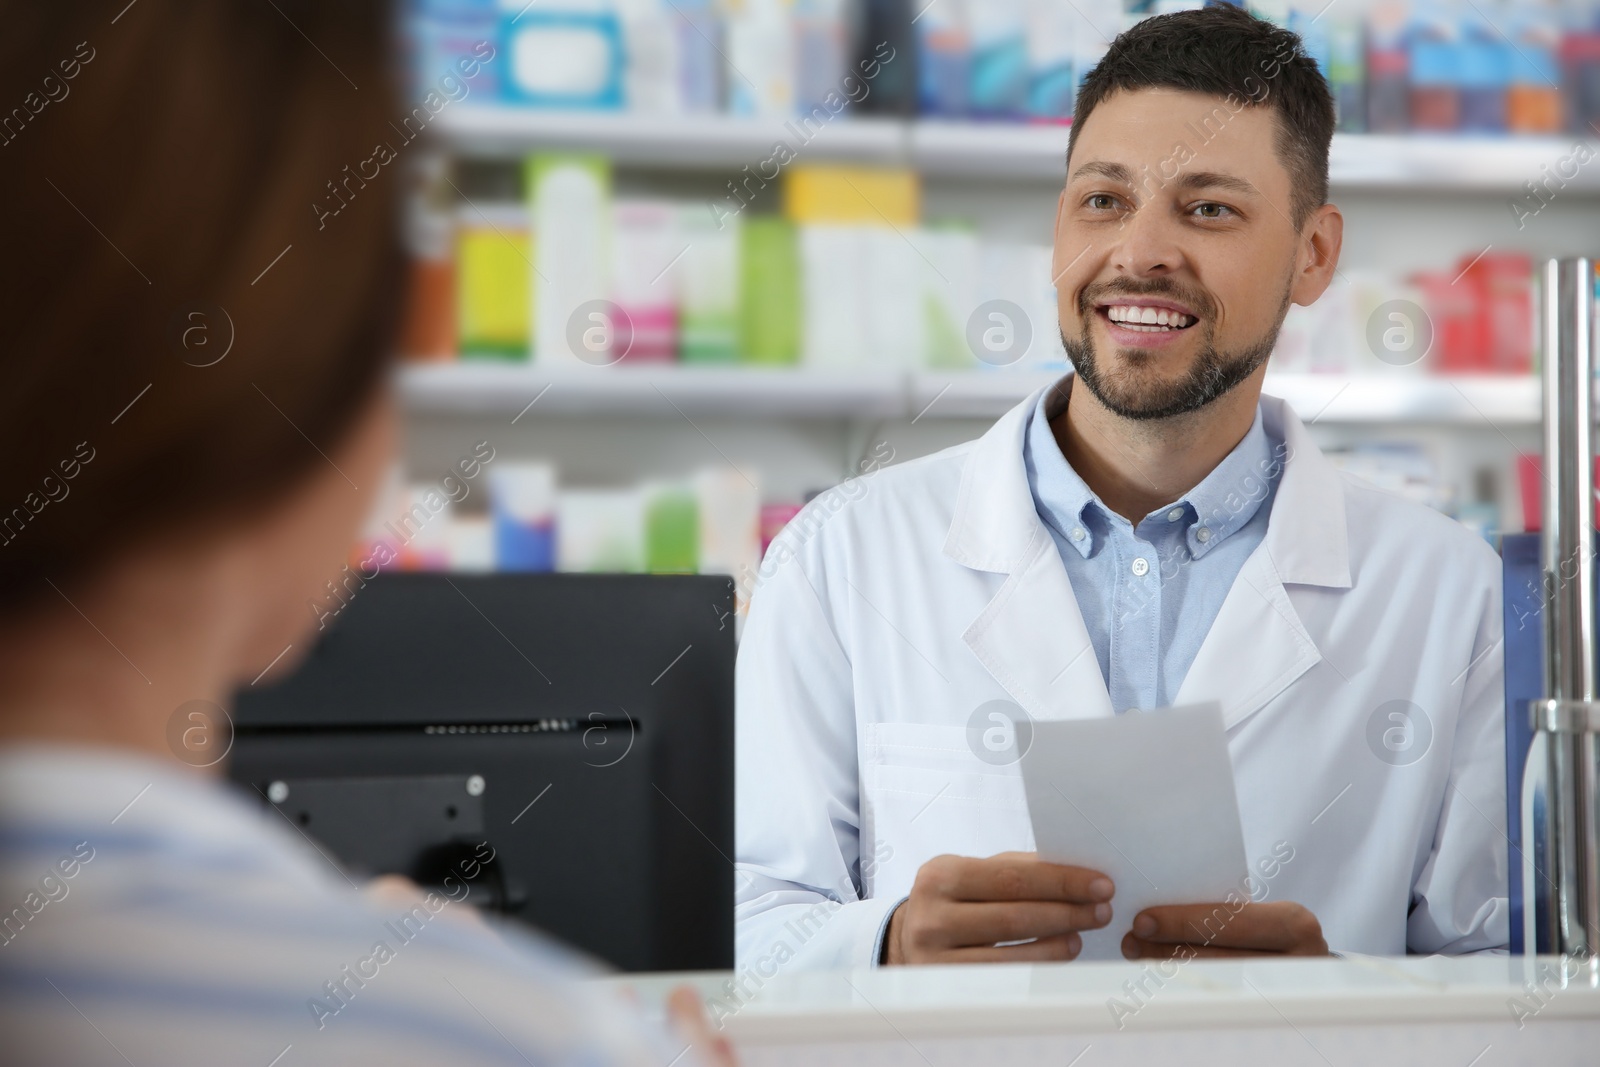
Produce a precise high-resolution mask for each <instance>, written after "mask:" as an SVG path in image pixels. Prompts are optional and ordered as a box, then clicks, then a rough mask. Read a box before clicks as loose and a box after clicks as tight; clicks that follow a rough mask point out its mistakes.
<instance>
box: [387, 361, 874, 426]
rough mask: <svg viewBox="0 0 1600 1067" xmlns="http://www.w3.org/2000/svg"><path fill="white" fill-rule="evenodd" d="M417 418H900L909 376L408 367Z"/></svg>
mask: <svg viewBox="0 0 1600 1067" xmlns="http://www.w3.org/2000/svg"><path fill="white" fill-rule="evenodd" d="M400 393H401V398H402V401H403V403H404V404H405V405H406V408H407V409H408V410H410V411H414V412H430V413H455V414H485V413H505V412H509V413H511V414H512V415H514V416H515V418H516V419H517V420H518V421H520V420H522V419H524V418H534V417H539V416H544V415H590V414H617V415H655V416H663V417H673V418H676V417H679V416H682V417H693V416H712V417H722V418H767V417H775V416H776V417H789V418H895V417H898V416H899V415H900V414H901V413H902V412H903V411H904V410H905V377H904V375H902V374H900V373H898V372H895V371H881V372H875V371H854V370H852V371H834V372H824V371H811V370H807V371H797V370H792V369H787V368H765V367H684V366H668V367H660V368H657V367H629V366H621V365H619V366H611V367H591V366H587V365H582V364H579V365H576V366H572V367H561V368H554V369H547V368H543V367H538V366H535V365H532V364H514V363H490V362H481V363H480V362H463V363H422V364H413V365H410V366H407V367H404V368H403V369H402V371H401V374H400Z"/></svg>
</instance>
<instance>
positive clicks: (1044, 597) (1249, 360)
mask: <svg viewBox="0 0 1600 1067" xmlns="http://www.w3.org/2000/svg"><path fill="white" fill-rule="evenodd" d="M1333 125H1334V112H1333V104H1332V100H1331V99H1330V97H1329V93H1328V89H1327V86H1326V83H1325V82H1324V80H1323V79H1322V77H1321V75H1320V74H1319V73H1318V72H1317V70H1316V67H1315V66H1314V64H1313V63H1312V61H1311V60H1310V59H1309V58H1307V57H1306V56H1305V54H1304V53H1303V52H1302V51H1301V50H1300V49H1299V42H1298V39H1297V38H1295V37H1294V36H1293V35H1292V34H1289V33H1287V32H1286V31H1283V30H1281V29H1277V28H1275V27H1272V26H1270V25H1269V24H1267V23H1264V22H1260V21H1257V20H1255V19H1252V18H1251V17H1250V16H1248V15H1245V14H1244V13H1243V12H1241V11H1239V10H1237V9H1234V8H1228V7H1221V8H1210V9H1206V10H1203V11H1191V12H1184V13H1181V14H1175V15H1169V16H1160V17H1157V18H1152V19H1149V20H1147V21H1145V22H1142V23H1140V24H1139V25H1138V26H1137V27H1135V28H1134V29H1132V30H1130V31H1128V32H1127V33H1125V34H1123V35H1122V36H1121V37H1119V38H1118V39H1117V41H1116V42H1115V43H1114V44H1113V46H1112V48H1111V50H1110V52H1109V53H1108V54H1107V56H1106V57H1105V59H1104V61H1103V62H1102V63H1101V64H1100V65H1099V66H1098V67H1097V68H1096V69H1095V70H1094V71H1093V72H1092V73H1091V74H1090V75H1089V77H1088V78H1087V80H1086V82H1085V84H1084V86H1083V89H1082V91H1081V93H1080V95H1079V98H1078V108H1077V121H1076V125H1075V127H1074V129H1073V139H1072V143H1071V147H1070V149H1069V151H1068V160H1067V181H1066V185H1065V187H1064V189H1063V191H1062V193H1061V196H1060V200H1059V202H1058V206H1057V212H1056V222H1055V264H1054V270H1055V273H1056V275H1057V278H1056V288H1057V291H1058V293H1059V307H1058V310H1059V316H1060V327H1061V331H1062V338H1063V341H1064V342H1065V344H1066V346H1067V351H1068V354H1069V355H1070V356H1071V358H1072V361H1073V364H1074V367H1075V369H1076V374H1074V375H1070V376H1068V377H1065V378H1063V379H1062V380H1061V381H1060V382H1058V383H1057V384H1056V385H1055V386H1053V387H1051V388H1050V389H1047V390H1043V391H1041V392H1040V393H1038V394H1036V395H1034V396H1032V397H1030V398H1029V399H1028V400H1027V401H1025V402H1024V403H1023V404H1021V405H1019V406H1018V407H1016V408H1014V409H1012V410H1011V411H1010V412H1009V413H1007V414H1006V415H1004V416H1003V417H1002V418H1001V419H1000V420H999V421H998V422H997V423H996V424H995V426H994V427H993V429H991V430H990V431H989V432H988V433H986V434H984V436H983V437H982V438H981V439H979V440H977V441H974V442H972V443H970V444H968V445H964V446H961V447H958V448H954V449H950V450H947V451H945V452H941V453H939V454H937V455H933V456H929V457H926V458H924V459H920V460H916V461H913V462H908V463H904V464H901V465H899V466H896V467H891V468H888V469H886V470H882V471H876V472H874V473H871V474H869V475H867V476H866V477H863V478H859V479H855V480H853V481H852V482H851V483H847V485H846V486H845V487H842V488H841V489H839V490H835V491H833V492H831V493H828V494H824V495H823V496H822V497H821V498H819V499H818V500H817V501H815V502H813V503H812V504H811V505H810V506H809V507H808V508H807V510H806V511H804V512H802V514H801V515H800V516H799V517H797V518H796V520H795V521H794V522H793V523H791V524H790V526H789V528H788V529H787V530H785V532H784V533H783V535H782V536H781V537H780V538H779V539H778V540H777V541H776V542H774V544H773V546H772V548H771V550H770V551H769V553H768V555H767V558H766V560H765V561H764V563H763V566H762V571H761V581H760V585H759V586H758V588H757V591H756V593H755V596H754V598H753V603H752V607H751V610H750V616H749V620H748V624H747V626H746V628H745V632H744V636H743V641H742V645H741V648H740V654H739V666H738V742H737V751H738V762H737V771H738V788H737V795H738V811H737V820H736V821H737V850H738V857H737V866H738V872H737V875H736V877H737V880H738V888H737V894H738V896H737V911H736V923H737V953H738V961H739V962H738V965H739V968H740V969H741V970H742V971H745V972H746V973H747V974H753V975H755V976H756V977H757V978H759V979H764V978H767V977H770V976H771V975H772V974H774V973H776V972H777V970H778V969H780V968H782V967H785V966H795V967H829V966H833V967H842V966H864V965H870V964H873V963H891V964H892V963H917V962H954V961H992V960H1018V961H1027V960H1063V959H1072V958H1073V957H1075V956H1076V955H1077V954H1078V953H1079V952H1080V950H1081V948H1082V939H1081V933H1082V932H1083V931H1086V930H1092V929H1098V928H1100V927H1103V926H1106V925H1107V924H1108V922H1109V920H1110V917H1111V916H1112V915H1113V914H1115V909H1116V907H1117V903H1118V902H1117V896H1116V887H1115V886H1114V885H1112V884H1111V883H1110V880H1109V879H1107V878H1105V877H1104V876H1102V875H1101V874H1100V873H1099V872H1097V871H1093V870H1085V869H1081V868H1078V867H1071V866H1062V865H1057V864H1051V863H1045V862H1043V861H1041V860H1039V859H1038V858H1037V857H1036V855H1034V853H1033V849H1034V841H1033V834H1032V829H1031V825H1030V822H1029V817H1028V809H1027V804H1026V800H1025V798H1024V791H1023V786H1022V779H1021V772H1020V770H1019V768H1018V766H1017V764H1016V762H1015V761H1011V762H1007V761H1004V760H1001V761H996V760H993V759H988V758H985V755H984V753H983V751H982V746H978V745H974V744H973V743H971V741H970V738H971V736H972V731H971V730H969V725H970V724H971V723H974V722H980V723H981V722H982V721H983V720H984V710H983V709H985V708H986V707H989V708H990V709H991V710H992V709H993V708H1000V709H1008V708H1009V709H1011V710H1010V711H1009V712H1004V711H1003V712H1002V714H1003V717H1002V718H1001V719H999V720H994V721H997V722H1002V723H1003V722H1005V721H1006V720H1007V719H1019V718H1023V717H1026V718H1031V719H1033V720H1047V719H1069V718H1084V717H1093V716H1111V715H1114V714H1140V713H1141V712H1142V711H1144V710H1149V709H1155V708H1160V707H1165V706H1171V705H1181V704H1192V703H1196V702H1200V701H1206V700H1216V701H1218V702H1220V704H1221V707H1222V711H1223V718H1224V724H1225V728H1226V731H1227V740H1228V748H1229V753H1230V755H1231V758H1232V763H1233V769H1234V777H1235V784H1236V790H1237V795H1238V800H1239V808H1240V818H1241V823H1242V828H1243V832H1244V841H1245V848H1246V853H1247V858H1248V861H1249V863H1250V866H1251V876H1252V877H1251V880H1250V882H1249V884H1248V886H1247V887H1246V888H1245V890H1244V892H1242V893H1240V894H1234V895H1231V896H1230V898H1229V899H1227V900H1225V901H1212V902H1204V903H1197V904H1195V905H1193V906H1188V905H1184V906H1169V907H1159V908H1151V909H1148V910H1146V911H1144V912H1141V913H1140V914H1139V915H1138V916H1136V917H1134V921H1133V923H1132V929H1131V930H1130V931H1129V933H1128V934H1127V935H1126V937H1124V938H1123V939H1122V941H1121V946H1120V947H1121V950H1122V952H1123V954H1124V955H1126V956H1128V957H1129V958H1140V957H1161V958H1168V957H1177V958H1183V959H1187V958H1191V957H1193V956H1204V955H1240V954H1320V953H1325V952H1328V951H1330V950H1332V951H1339V950H1348V951H1355V952H1366V953H1405V952H1407V951H1411V952H1466V951H1478V950H1484V949H1494V948H1500V947H1503V946H1504V945H1505V944H1506V942H1507V940H1508V923H1507V908H1506V900H1505V886H1506V870H1507V861H1506V849H1507V843H1506V839H1505V836H1504V833H1503V827H1504V821H1505V816H1504V810H1505V809H1504V767H1503V734H1502V729H1503V725H1502V724H1503V695H1502V678H1503V670H1504V668H1503V663H1502V648H1501V616H1500V610H1501V609H1500V570H1499V561H1498V559H1497V557H1496V555H1495V553H1494V552H1493V550H1492V549H1490V548H1489V547H1488V546H1487V545H1486V544H1485V543H1484V542H1483V541H1482V540H1481V539H1479V538H1477V537H1475V536H1473V535H1472V534H1471V533H1469V532H1468V531H1467V530H1465V529H1464V528H1463V527H1461V526H1459V525H1457V524H1456V523H1454V522H1452V521H1451V520H1450V519H1448V518H1446V517H1444V516H1443V515H1440V514H1438V513H1436V512H1434V511H1432V510H1430V509H1428V508H1425V507H1423V506H1421V505H1419V504H1415V503H1411V502H1408V501H1406V500H1403V499H1400V498H1398V497H1395V496H1391V495H1389V494H1386V493H1384V492H1381V491H1379V490H1377V489H1375V488H1373V487H1371V486H1369V485H1367V484H1365V483H1363V482H1361V481H1359V480H1357V479H1355V478H1352V477H1348V476H1344V475H1342V474H1341V473H1340V472H1339V471H1337V470H1336V469H1335V468H1334V467H1333V465H1332V464H1331V463H1330V462H1329V461H1328V460H1327V459H1326V458H1325V457H1324V456H1323V455H1322V454H1321V453H1320V452H1319V451H1318V449H1317V447H1316V445H1315V444H1314V443H1313V441H1312V440H1311V438H1310V436H1309V435H1308V434H1307V432H1306V429H1305V427H1304V426H1303V425H1302V424H1301V422H1300V420H1299V419H1298V418H1297V417H1296V415H1295V414H1294V412H1292V411H1291V410H1290V409H1289V407H1288V406H1287V405H1286V404H1284V403H1283V402H1281V401H1278V400H1276V399H1273V398H1271V397H1268V396H1262V395H1261V387H1262V381H1263V375H1264V373H1265V364H1266V361H1267V357H1268V355H1269V353H1270V352H1271V350H1272V346H1273V343H1274V341H1275V340H1276V336H1277V331H1278V328H1279V326H1280V325H1281V323H1282V321H1283V316H1284V314H1285V312H1286V310H1287V308H1288V306H1289V303H1290V302H1291V301H1292V302H1294V303H1297V304H1310V303H1312V302H1313V301H1315V300H1316V299H1317V298H1318V297H1319V296H1320V295H1321V294H1322V293H1323V291H1324V290H1325V289H1326V288H1327V286H1328V285H1329V283H1330V282H1331V281H1332V279H1333V275H1334V274H1335V272H1336V269H1337V263H1338V258H1339V251H1340V244H1341V234H1342V227H1343V220H1342V217H1341V216H1340V213H1339V211H1338V209H1337V208H1335V207H1334V206H1332V205H1331V204H1328V203H1326V193H1327V153H1328V145H1329V140H1330V137H1331V134H1332V130H1333ZM996 702H998V703H996ZM1135 709H1137V710H1135ZM1152 829H1153V830H1154V829H1155V828H1152ZM1127 918H1128V917H1126V916H1124V917H1123V920H1124V922H1123V924H1122V925H1126V919H1127ZM791 961H792V962H791Z"/></svg>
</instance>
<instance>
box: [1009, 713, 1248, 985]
mask: <svg viewBox="0 0 1600 1067" xmlns="http://www.w3.org/2000/svg"><path fill="white" fill-rule="evenodd" d="M1021 762H1022V776H1023V785H1024V788H1025V789H1026V791H1027V796H1028V813H1029V815H1030V817H1031V818H1032V820H1033V836H1034V840H1035V842H1036V844H1037V846H1038V850H1039V858H1040V859H1043V860H1049V861H1050V862H1052V863H1065V864H1071V865H1073V866H1078V867H1090V868H1093V869H1094V870H1098V871H1101V872H1103V873H1104V874H1106V875H1107V876H1108V877H1110V879H1111V881H1112V882H1113V883H1114V884H1115V885H1116V895H1115V896H1114V897H1113V898H1112V900H1111V909H1112V918H1111V923H1110V925H1109V926H1107V927H1105V928H1104V929H1101V930H1086V931H1084V933H1083V935H1082V936H1083V951H1082V953H1081V954H1080V955H1079V957H1078V958H1079V959H1084V960H1120V959H1122V958H1123V955H1122V938H1123V936H1124V935H1125V934H1126V933H1127V932H1128V931H1129V929H1131V928H1132V926H1133V918H1134V916H1135V915H1137V914H1138V913H1139V912H1140V911H1141V910H1142V909H1144V908H1147V907H1151V906H1153V905H1157V904H1202V903H1220V902H1222V901H1223V900H1225V899H1226V898H1227V896H1228V894H1229V893H1230V892H1240V893H1242V892H1247V890H1246V889H1245V886H1244V883H1245V877H1246V875H1247V874H1248V873H1249V869H1248V867H1247V866H1246V862H1245V854H1244V834H1243V832H1242V830H1241V829H1240V825H1239V800H1238V797H1237V795H1236V794H1235V792H1234V787H1233V762H1232V760H1231V759H1230V758H1229V756H1228V742H1227V735H1226V733H1225V732H1224V730H1223V726H1222V709H1221V707H1220V706H1219V705H1218V704H1217V703H1216V702H1214V701H1213V702H1209V703H1205V704H1194V705H1186V706H1183V707H1176V708H1166V709H1162V710H1158V711H1130V712H1127V713H1125V714H1122V715H1117V716H1113V717H1110V718H1095V719H1070V720H1060V721H1051V722H1037V721H1036V722H1034V723H1033V738H1032V743H1031V744H1030V745H1029V747H1028V750H1027V752H1026V753H1025V754H1024V755H1023V757H1022V761H1021Z"/></svg>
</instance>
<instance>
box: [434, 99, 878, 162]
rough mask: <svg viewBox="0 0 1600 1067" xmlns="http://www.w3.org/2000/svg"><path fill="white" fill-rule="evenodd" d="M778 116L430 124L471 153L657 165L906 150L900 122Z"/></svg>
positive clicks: (468, 119)
mask: <svg viewBox="0 0 1600 1067" xmlns="http://www.w3.org/2000/svg"><path fill="white" fill-rule="evenodd" d="M791 122H793V123H794V124H793V125H792V126H791V125H785V123H784V121H783V120H773V119H754V118H734V117H731V116H703V115H636V114H632V113H629V112H606V111H593V112H584V111H541V110H538V109H535V108H509V107H505V108H502V107H464V108H456V109H446V110H445V111H443V112H441V113H440V115H439V119H438V121H437V123H436V125H435V129H436V130H438V131H439V133H440V134H441V135H442V136H443V137H444V139H445V143H446V144H447V145H448V146H449V147H450V148H451V149H452V150H454V151H457V152H459V153H461V154H463V155H469V156H488V157H496V156H520V155H522V154H524V153H526V152H529V151H532V150H534V149H548V148H556V149H567V150H576V151H591V152H602V153H604V154H605V155H608V156H610V157H611V158H612V159H614V160H616V161H617V162H619V163H637V164H645V165H650V166H658V167H682V168H704V167H735V168H737V167H742V166H744V165H745V164H747V163H748V164H749V165H750V166H751V167H754V166H756V164H758V163H760V162H761V161H763V160H765V159H767V158H768V157H769V156H771V155H772V148H773V145H774V144H775V143H776V142H777V141H779V140H782V141H783V142H785V143H786V144H788V145H790V146H791V147H799V146H801V145H802V144H805V142H806V141H807V136H806V135H807V133H808V132H809V133H810V134H811V136H810V143H809V144H807V145H806V147H803V148H800V151H802V152H805V153H808V154H815V155H816V156H817V157H818V158H826V159H830V160H851V161H856V162H869V163H885V164H890V163H898V162H901V161H903V160H904V159H905V156H906V127H905V123H903V122H901V121H898V120H895V119H859V118H858V119H846V118H842V117H839V118H835V119H833V120H832V121H830V122H829V123H828V124H827V125H826V126H823V127H821V128H820V129H819V130H814V131H806V130H804V129H801V128H799V125H798V121H797V120H791Z"/></svg>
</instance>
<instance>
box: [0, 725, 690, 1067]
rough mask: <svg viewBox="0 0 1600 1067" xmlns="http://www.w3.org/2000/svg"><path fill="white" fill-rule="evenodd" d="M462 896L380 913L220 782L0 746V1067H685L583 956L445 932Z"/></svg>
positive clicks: (515, 932)
mask: <svg viewBox="0 0 1600 1067" xmlns="http://www.w3.org/2000/svg"><path fill="white" fill-rule="evenodd" d="M448 884H449V883H448V882H447V886H448ZM456 885H457V888H455V889H450V890H448V891H447V892H448V895H446V893H444V892H435V893H433V894H431V895H429V896H428V897H427V899H426V900H424V901H422V902H419V903H418V904H417V905H416V906H414V907H411V908H410V909H409V910H408V909H407V908H406V906H405V905H404V904H394V905H389V906H385V905H382V904H377V903H374V902H372V901H370V900H369V899H368V898H367V897H366V896H364V895H363V894H362V893H361V892H360V891H359V890H358V888H357V887H356V886H355V885H354V884H352V883H351V882H350V881H349V880H348V879H347V877H346V876H345V874H344V873H343V872H342V871H341V870H339V869H338V868H337V867H336V866H334V865H333V863H332V862H331V861H330V860H328V859H327V858H326V857H324V856H323V855H322V854H321V853H320V852H319V851H318V850H317V849H316V848H315V847H314V846H313V845H312V844H311V843H310V841H309V839H307V838H305V837H304V836H303V835H302V834H301V832H300V831H299V830H298V828H296V827H294V826H292V825H291V824H290V823H288V821H287V820H285V819H284V818H283V817H282V816H281V815H279V814H277V813H276V812H273V811H270V810H268V809H266V808H265V807H264V806H263V805H261V804H260V803H258V802H254V801H253V800H252V799H250V798H246V797H244V796H242V795H236V794H235V793H234V792H233V791H232V789H231V788H230V787H229V786H228V785H227V784H226V783H224V782H222V781H219V780H215V779H212V778H209V777H205V776H202V775H200V774H198V773H195V772H191V771H188V770H187V769H185V768H181V767H177V766H176V765H174V764H172V763H170V762H167V763H161V762H157V761H155V760H151V759H145V758H142V757H138V756H133V755H128V754H125V753H121V752H117V751H113V750H110V749H90V748H76V747H64V746H43V745H26V746H12V747H0V1059H3V1060H4V1061H5V1062H8V1063H27V1064H29V1065H30V1067H31V1065H40V1067H43V1065H51V1064H62V1065H66V1064H72V1065H76V1067H84V1065H92V1064H116V1065H119V1067H123V1065H127V1064H134V1065H138V1067H155V1065H169V1064H201V1063H204V1064H219V1063H232V1064H246V1065H255V1067H303V1065H308V1064H336V1063H337V1064H349V1063H383V1064H427V1065H430V1067H439V1065H440V1064H449V1065H451V1067H457V1065H461V1064H507V1065H513V1067H529V1065H532V1064H538V1065H541V1067H543V1065H546V1064H571V1065H583V1067H602V1065H634V1064H637V1065H641V1067H666V1065H667V1064H669V1063H674V1064H675V1065H676V1067H685V1065H687V1064H689V1063H690V1062H691V1061H692V1058H693V1057H692V1055H687V1054H685V1052H684V1048H683V1043H682V1042H681V1041H674V1040H672V1039H669V1038H668V1037H667V1036H666V1035H665V1034H664V1033H658V1032H654V1031H652V1030H650V1029H649V1028H647V1027H646V1026H645V1025H643V1024H642V1023H641V1022H638V1021H636V1020H635V1019H633V1018H631V1017H630V1015H629V1013H628V1012H627V1011H626V1010H625V1009H623V1008H622V1007H621V1006H619V1005H617V1004H614V1003H612V1002H611V1001H610V1000H608V999H605V998H604V996H603V995H602V994H601V993H600V992H599V991H598V990H597V989H595V988H594V987H593V986H592V984H587V983H582V982H580V981H578V979H581V978H584V977H593V976H595V975H596V974H597V973H598V971H597V969H596V968H594V967H593V965H592V964H588V963H585V962H583V961H581V960H580V959H579V958H578V957H576V956H574V955H572V954H570V953H568V952H566V951H565V950H563V949H561V948H559V947H557V946H556V945H555V944H554V943H552V942H547V941H545V940H542V939H540V938H538V937H537V936H536V935H533V934H531V933H528V932H525V931H524V930H523V929H522V928H516V929H513V928H511V927H510V926H509V925H507V926H505V927H496V928H494V929H493V930H491V929H488V928H485V927H483V926H481V925H478V924H474V923H463V922H460V921H457V920H458V919H460V918H461V917H462V915H463V914H464V913H465V909H466V908H467V907H469V905H468V904H467V903H466V899H467V898H468V897H469V896H470V893H471V881H470V876H467V875H464V877H463V879H462V880H461V881H460V882H458V883H456ZM452 910H453V911H454V914H452Z"/></svg>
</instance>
